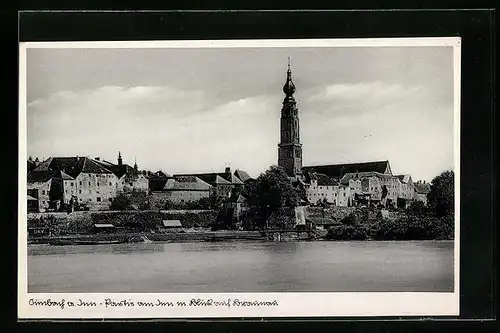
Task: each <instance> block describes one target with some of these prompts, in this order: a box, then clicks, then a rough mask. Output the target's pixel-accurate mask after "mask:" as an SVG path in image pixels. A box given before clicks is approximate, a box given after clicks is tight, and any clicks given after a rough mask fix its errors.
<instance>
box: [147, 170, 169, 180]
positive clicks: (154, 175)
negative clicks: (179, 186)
mask: <svg viewBox="0 0 500 333" xmlns="http://www.w3.org/2000/svg"><path fill="white" fill-rule="evenodd" d="M148 176H149V177H150V179H153V178H154V179H165V180H166V179H168V178H172V176H171V175H169V174H167V173H165V172H163V171H161V170H158V171H156V172H154V173H153V172H148Z"/></svg>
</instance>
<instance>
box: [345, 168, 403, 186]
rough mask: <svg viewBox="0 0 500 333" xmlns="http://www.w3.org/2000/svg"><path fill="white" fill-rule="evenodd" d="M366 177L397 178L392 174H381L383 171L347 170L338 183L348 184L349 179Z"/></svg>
mask: <svg viewBox="0 0 500 333" xmlns="http://www.w3.org/2000/svg"><path fill="white" fill-rule="evenodd" d="M366 177H378V178H385V179H388V178H397V177H395V176H392V175H388V174H383V173H380V172H373V171H369V172H349V173H346V174H345V175H344V176H343V177H342V179H341V180H340V183H341V184H343V185H347V184H349V181H350V180H357V179H362V178H366ZM398 179H399V178H398Z"/></svg>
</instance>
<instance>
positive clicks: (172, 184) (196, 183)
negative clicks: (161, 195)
mask: <svg viewBox="0 0 500 333" xmlns="http://www.w3.org/2000/svg"><path fill="white" fill-rule="evenodd" d="M210 188H211V186H210V184H208V183H206V182H204V181H203V180H201V179H200V178H198V177H195V176H175V177H174V178H173V179H172V178H171V179H169V180H167V182H166V184H165V186H164V187H163V190H166V191H209V190H210Z"/></svg>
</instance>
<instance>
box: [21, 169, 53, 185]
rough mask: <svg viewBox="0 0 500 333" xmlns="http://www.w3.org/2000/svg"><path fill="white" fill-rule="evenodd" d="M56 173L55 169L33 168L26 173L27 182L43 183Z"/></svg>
mask: <svg viewBox="0 0 500 333" xmlns="http://www.w3.org/2000/svg"><path fill="white" fill-rule="evenodd" d="M55 175H56V172H55V171H52V170H47V171H45V170H44V171H41V170H33V171H31V172H30V173H29V174H28V184H35V183H40V184H44V183H46V182H48V181H49V180H50V179H52V177H54V176H55Z"/></svg>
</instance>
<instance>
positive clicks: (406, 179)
mask: <svg viewBox="0 0 500 333" xmlns="http://www.w3.org/2000/svg"><path fill="white" fill-rule="evenodd" d="M396 177H398V179H399V181H400V182H402V183H405V184H408V182H409V181H410V180H411V175H397V176H396Z"/></svg>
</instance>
